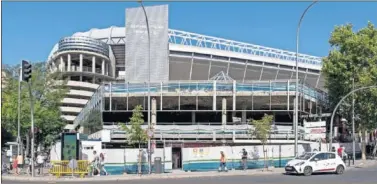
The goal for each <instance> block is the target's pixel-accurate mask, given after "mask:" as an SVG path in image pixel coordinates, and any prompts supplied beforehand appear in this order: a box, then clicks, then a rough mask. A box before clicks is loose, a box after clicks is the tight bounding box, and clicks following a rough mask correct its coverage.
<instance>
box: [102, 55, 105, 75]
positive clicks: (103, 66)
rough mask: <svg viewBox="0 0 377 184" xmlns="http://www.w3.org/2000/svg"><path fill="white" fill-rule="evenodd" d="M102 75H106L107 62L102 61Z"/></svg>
mask: <svg viewBox="0 0 377 184" xmlns="http://www.w3.org/2000/svg"><path fill="white" fill-rule="evenodd" d="M102 75H105V60H104V59H102Z"/></svg>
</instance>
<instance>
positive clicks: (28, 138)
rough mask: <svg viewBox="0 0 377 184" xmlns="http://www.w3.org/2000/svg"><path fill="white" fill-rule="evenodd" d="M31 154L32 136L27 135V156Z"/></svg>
mask: <svg viewBox="0 0 377 184" xmlns="http://www.w3.org/2000/svg"><path fill="white" fill-rule="evenodd" d="M29 154H30V136H29V135H26V150H25V157H27V156H29Z"/></svg>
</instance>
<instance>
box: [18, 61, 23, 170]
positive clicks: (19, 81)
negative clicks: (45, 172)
mask: <svg viewBox="0 0 377 184" xmlns="http://www.w3.org/2000/svg"><path fill="white" fill-rule="evenodd" d="M18 75H19V79H18V100H17V106H18V107H17V116H18V118H17V148H18V149H17V150H18V151H17V156H19V155H21V150H20V147H21V146H20V144H21V142H22V141H21V136H20V134H21V133H20V130H21V123H20V121H21V81H22V68H21V67H20V69H19V73H18ZM20 164H22V163H20Z"/></svg>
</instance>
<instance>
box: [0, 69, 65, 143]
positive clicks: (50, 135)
mask: <svg viewBox="0 0 377 184" xmlns="http://www.w3.org/2000/svg"><path fill="white" fill-rule="evenodd" d="M45 64H46V63H44V62H41V63H33V66H32V68H33V70H32V79H31V89H32V95H33V104H34V123H35V127H36V128H38V129H39V130H40V132H39V133H37V134H36V137H35V138H36V146H39V144H41V146H45V147H46V146H50V145H51V144H52V143H53V142H54V140H55V138H56V137H57V135H59V133H60V132H61V131H62V129H63V128H64V125H65V122H64V120H63V119H62V118H61V117H60V115H61V114H60V109H59V106H60V104H61V100H62V99H63V97H64V95H65V94H66V92H67V89H66V88H65V87H64V83H65V81H63V82H56V80H55V79H61V74H60V73H48V72H47V71H46V68H45ZM19 67H20V66H14V67H9V68H7V69H6V70H5V71H6V72H9V73H12V75H9V77H7V78H6V79H5V80H6V83H7V85H6V86H5V88H4V89H3V90H2V106H1V115H2V119H1V121H2V127H3V128H5V129H6V130H7V131H8V132H10V133H11V134H12V135H13V136H14V137H16V136H17V115H18V114H17V113H18V111H17V109H18V108H17V101H18V79H19V73H18V71H19V70H18V68H19ZM61 81H62V80H61ZM21 84H22V85H21V118H20V124H21V132H20V135H21V138H22V140H26V142H27V145H26V146H27V148H28V145H30V144H29V142H30V136H29V135H30V134H29V132H30V130H31V121H30V96H29V91H28V85H27V83H26V82H22V83H21ZM27 150H28V149H27Z"/></svg>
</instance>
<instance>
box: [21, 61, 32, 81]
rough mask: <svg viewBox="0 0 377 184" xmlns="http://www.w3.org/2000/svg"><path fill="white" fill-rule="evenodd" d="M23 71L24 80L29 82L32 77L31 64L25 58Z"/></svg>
mask: <svg viewBox="0 0 377 184" xmlns="http://www.w3.org/2000/svg"><path fill="white" fill-rule="evenodd" d="M21 71H22V73H21V75H22V80H23V81H25V82H29V80H30V79H31V64H30V63H29V62H27V61H25V60H22V66H21Z"/></svg>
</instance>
